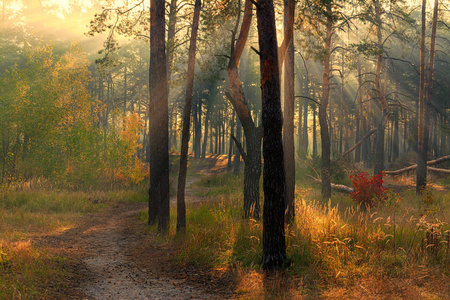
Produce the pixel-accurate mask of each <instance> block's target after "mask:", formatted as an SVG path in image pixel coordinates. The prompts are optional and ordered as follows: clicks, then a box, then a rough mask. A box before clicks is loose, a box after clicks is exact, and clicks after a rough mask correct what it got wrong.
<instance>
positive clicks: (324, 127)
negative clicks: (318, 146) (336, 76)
mask: <svg viewBox="0 0 450 300" xmlns="http://www.w3.org/2000/svg"><path fill="white" fill-rule="evenodd" d="M332 28H333V18H332V11H331V3H328V4H327V22H326V37H325V61H324V65H323V81H322V101H321V102H320V106H319V124H320V138H321V141H322V171H321V172H322V173H321V178H322V198H324V199H329V198H330V197H331V182H330V164H331V162H330V160H331V143H330V133H329V131H328V121H327V107H328V99H329V95H330V60H331V37H332Z"/></svg>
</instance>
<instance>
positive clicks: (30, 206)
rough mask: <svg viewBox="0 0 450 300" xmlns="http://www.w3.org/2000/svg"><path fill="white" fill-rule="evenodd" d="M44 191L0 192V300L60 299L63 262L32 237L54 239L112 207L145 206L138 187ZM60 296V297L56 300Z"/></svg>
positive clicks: (18, 188)
mask: <svg viewBox="0 0 450 300" xmlns="http://www.w3.org/2000/svg"><path fill="white" fill-rule="evenodd" d="M48 187H49V186H48V185H36V184H30V185H26V184H25V185H21V186H15V187H10V188H8V189H6V188H3V189H2V190H1V193H0V299H55V298H59V299H64V298H65V296H67V295H64V291H66V290H67V285H68V284H69V281H70V278H71V276H72V275H73V274H72V272H69V271H68V270H67V268H66V265H67V259H66V258H64V257H61V256H60V253H59V250H58V249H52V248H51V246H50V245H48V246H47V245H43V244H39V245H37V244H35V243H34V242H33V241H34V240H35V238H36V237H39V236H42V235H52V234H59V233H60V232H62V231H64V230H67V229H70V228H72V227H74V226H76V225H77V222H79V220H80V217H81V216H83V215H85V214H87V213H92V212H99V211H102V210H104V209H106V208H107V207H109V206H111V205H112V204H116V203H118V202H122V201H126V202H142V201H146V200H148V196H147V195H148V194H147V190H146V189H145V187H144V186H142V187H141V186H139V187H133V188H128V189H122V190H114V191H91V192H86V191H67V190H61V191H59V190H52V189H49V188H48ZM60 291H62V293H63V294H60V293H61V292H60Z"/></svg>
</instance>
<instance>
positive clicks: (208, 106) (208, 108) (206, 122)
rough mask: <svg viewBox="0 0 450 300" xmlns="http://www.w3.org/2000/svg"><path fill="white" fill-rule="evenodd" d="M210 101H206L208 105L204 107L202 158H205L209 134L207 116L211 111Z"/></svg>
mask: <svg viewBox="0 0 450 300" xmlns="http://www.w3.org/2000/svg"><path fill="white" fill-rule="evenodd" d="M210 102H211V99H208V104H207V105H206V114H205V121H204V123H205V134H204V135H203V144H202V158H205V157H206V145H207V144H208V133H209V123H210V122H211V121H210V120H209V115H210V111H211V104H210Z"/></svg>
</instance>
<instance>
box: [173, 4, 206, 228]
mask: <svg viewBox="0 0 450 300" xmlns="http://www.w3.org/2000/svg"><path fill="white" fill-rule="evenodd" d="M201 7H202V3H201V1H200V0H196V1H195V8H194V18H193V21H192V30H191V39H190V44H189V58H188V72H187V83H186V101H185V106H184V114H183V129H182V130H183V131H182V133H181V154H180V171H179V174H178V189H177V232H184V231H185V230H186V203H185V189H186V173H187V160H188V149H189V135H190V134H189V126H190V124H191V121H190V119H191V106H192V98H193V94H194V72H195V52H196V46H197V33H198V24H199V20H200V10H201Z"/></svg>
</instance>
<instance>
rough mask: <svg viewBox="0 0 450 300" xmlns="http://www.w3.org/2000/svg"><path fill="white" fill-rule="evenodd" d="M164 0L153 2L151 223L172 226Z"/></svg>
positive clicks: (151, 51)
mask: <svg viewBox="0 0 450 300" xmlns="http://www.w3.org/2000/svg"><path fill="white" fill-rule="evenodd" d="M164 4H165V2H164V0H151V2H150V18H151V26H150V69H149V72H150V85H149V92H150V108H149V116H150V129H149V142H150V189H149V223H150V224H151V223H155V222H156V220H158V231H164V232H165V231H167V230H168V229H169V211H170V209H169V107H168V94H169V89H168V83H167V66H166V45H165V19H164V13H165V8H164Z"/></svg>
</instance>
